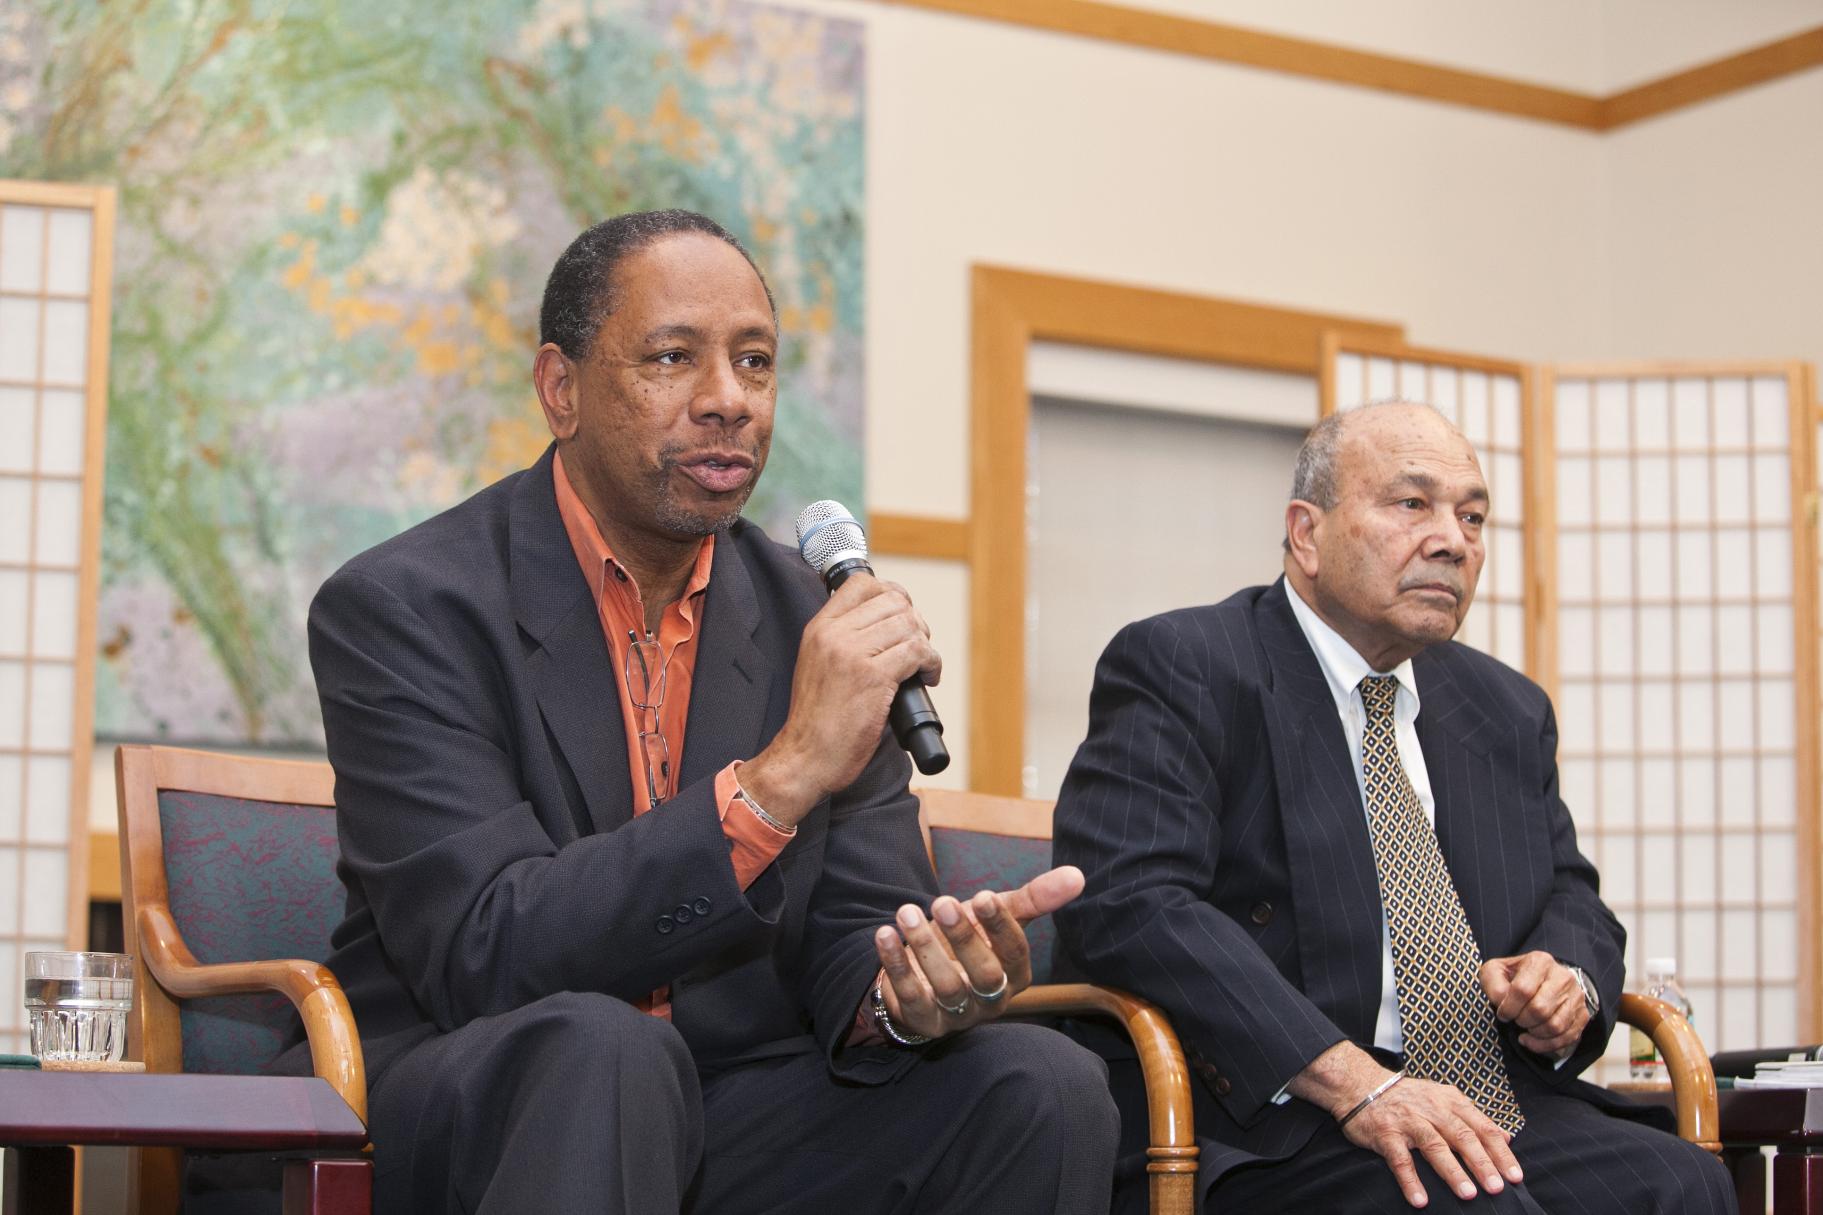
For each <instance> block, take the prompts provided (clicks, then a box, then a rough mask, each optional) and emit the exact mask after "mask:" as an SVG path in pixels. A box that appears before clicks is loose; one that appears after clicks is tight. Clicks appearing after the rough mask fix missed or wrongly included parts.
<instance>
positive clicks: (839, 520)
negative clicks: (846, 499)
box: [797, 499, 867, 574]
mask: <svg viewBox="0 0 1823 1215" xmlns="http://www.w3.org/2000/svg"><path fill="white" fill-rule="evenodd" d="M797 531H798V552H800V553H802V554H803V555H804V560H805V561H807V562H809V563H810V568H811V569H813V570H815V571H816V572H817V573H819V574H821V573H823V572H824V571H826V570H828V569H829V567H830V566H832V565H834V564H835V563H836V562H837V561H841V560H845V559H846V558H849V557H862V558H865V557H866V556H867V533H865V532H863V531H862V530H861V525H860V524H859V523H856V522H855V517H854V516H853V515H851V514H849V513H848V508H847V507H846V506H843V505H842V504H841V503H840V502H831V501H829V500H827V499H825V500H824V501H822V502H812V503H811V504H810V505H809V506H806V507H805V508H804V510H803V513H802V514H800V515H799V516H798V526H797Z"/></svg>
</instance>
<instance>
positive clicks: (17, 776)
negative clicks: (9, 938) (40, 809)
mask: <svg viewBox="0 0 1823 1215" xmlns="http://www.w3.org/2000/svg"><path fill="white" fill-rule="evenodd" d="M24 780H25V760H24V759H23V758H21V757H20V756H17V755H0V840H16V839H18V838H19V833H20V832H21V831H23V830H25V806H24V803H23V802H22V801H21V800H20V799H21V796H22V792H23V790H24V788H25V785H24V784H23V782H24ZM12 881H13V877H12V870H10V869H7V868H6V867H5V866H3V865H0V890H6V889H9V888H10V887H11V885H12ZM0 901H4V896H3V895H0Z"/></svg>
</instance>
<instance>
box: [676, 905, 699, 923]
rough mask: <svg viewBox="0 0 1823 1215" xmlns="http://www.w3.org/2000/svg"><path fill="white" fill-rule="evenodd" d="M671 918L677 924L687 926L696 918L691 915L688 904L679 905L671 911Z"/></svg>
mask: <svg viewBox="0 0 1823 1215" xmlns="http://www.w3.org/2000/svg"><path fill="white" fill-rule="evenodd" d="M671 918H672V919H674V920H676V921H677V922H678V923H679V924H688V923H689V922H690V921H691V920H693V919H695V918H696V917H695V915H694V914H692V913H691V911H690V905H689V904H688V903H679V904H678V905H677V906H676V907H674V908H672V909H671Z"/></svg>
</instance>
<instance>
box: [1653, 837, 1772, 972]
mask: <svg viewBox="0 0 1823 1215" xmlns="http://www.w3.org/2000/svg"><path fill="white" fill-rule="evenodd" d="M1665 840H1666V843H1668V844H1670V843H1674V842H1675V841H1674V840H1673V838H1672V837H1670V836H1666V837H1665ZM1650 846H1651V845H1650V844H1648V848H1650ZM1679 852H1680V853H1681V854H1682V865H1681V866H1680V869H1681V872H1682V875H1683V877H1682V881H1681V882H1680V883H1679V884H1678V886H1676V887H1671V888H1667V889H1666V890H1665V892H1664V897H1665V898H1666V899H1668V900H1669V899H1682V900H1684V901H1685V902H1688V903H1707V902H1710V901H1712V900H1713V899H1714V898H1715V891H1716V886H1715V853H1713V852H1711V851H1710V850H1709V849H1707V848H1704V847H1701V846H1695V847H1688V848H1681V849H1679ZM1748 872H1750V873H1751V872H1752V870H1751V869H1749V870H1748ZM1685 926H1686V927H1688V926H1689V924H1688V921H1686V924H1685ZM1686 967H1687V970H1686V972H1685V973H1687V974H1708V973H1710V971H1709V968H1708V967H1706V966H1702V965H1700V964H1699V963H1697V962H1695V960H1694V959H1693V960H1692V961H1690V962H1688V963H1686Z"/></svg>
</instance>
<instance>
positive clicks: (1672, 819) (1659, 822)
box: [1604, 689, 1677, 880]
mask: <svg viewBox="0 0 1823 1215" xmlns="http://www.w3.org/2000/svg"><path fill="white" fill-rule="evenodd" d="M1653 696H1654V699H1656V700H1659V701H1661V702H1664V711H1665V712H1666V713H1667V714H1668V713H1669V710H1670V703H1669V702H1670V699H1671V698H1670V697H1668V696H1665V695H1663V694H1662V693H1661V692H1660V691H1659V690H1658V689H1653ZM1666 737H1667V738H1669V737H1670V735H1667V736H1666ZM1676 816H1677V764H1676V763H1675V762H1673V761H1672V760H1669V759H1647V760H1641V761H1640V765H1639V821H1640V825H1641V826H1642V827H1671V826H1674V825H1675V824H1676ZM1604 880H1605V879H1604Z"/></svg>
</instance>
